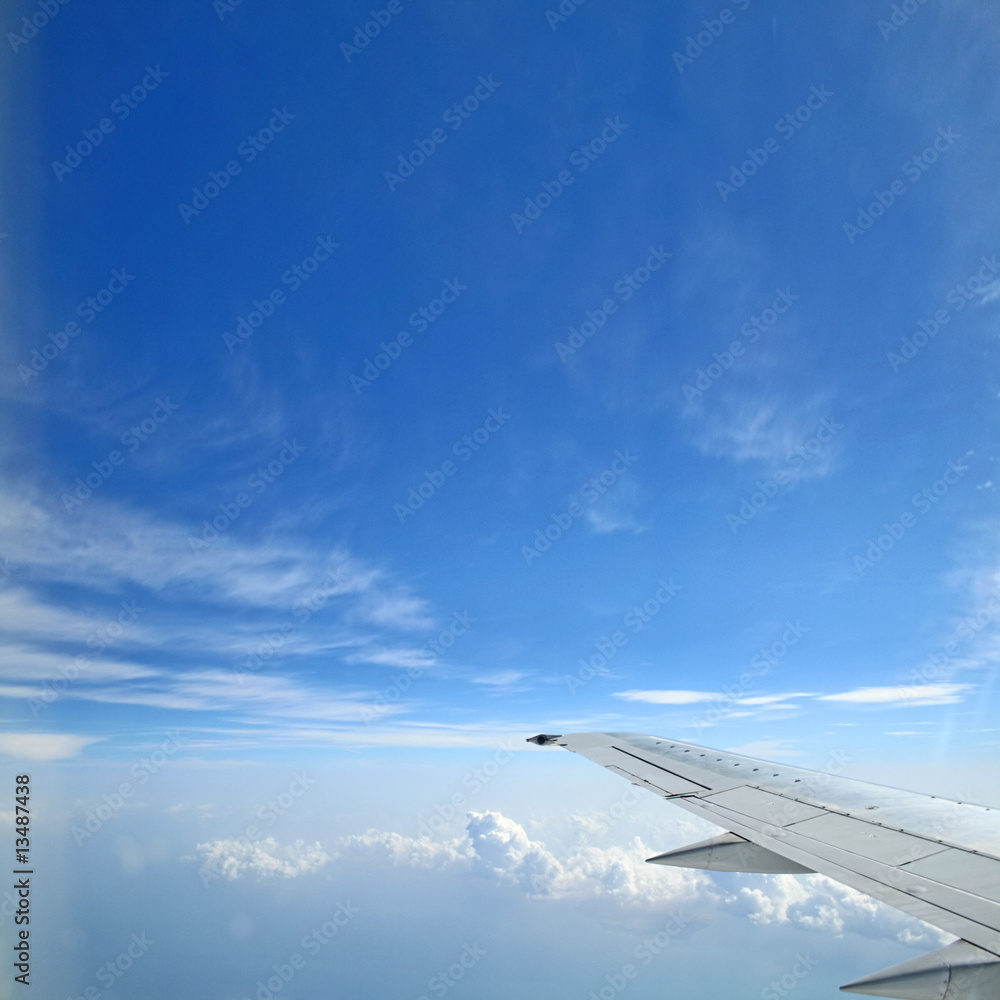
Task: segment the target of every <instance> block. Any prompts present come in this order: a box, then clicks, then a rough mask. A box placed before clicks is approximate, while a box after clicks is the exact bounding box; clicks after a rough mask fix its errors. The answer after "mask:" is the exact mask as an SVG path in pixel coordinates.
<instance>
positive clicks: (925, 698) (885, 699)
mask: <svg viewBox="0 0 1000 1000" xmlns="http://www.w3.org/2000/svg"><path fill="white" fill-rule="evenodd" d="M974 688H975V685H973V684H912V685H894V686H889V687H860V688H854V689H853V690H851V691H842V692H840V693H839V694H824V695H819V696H818V699H817V700H819V701H832V702H840V703H843V704H852V705H884V706H887V707H896V708H910V707H924V706H927V705H955V704H957V703H958V702H960V701H963V700H964V698H965V695H966V694H968V693H969V692H971V691H972V690H974Z"/></svg>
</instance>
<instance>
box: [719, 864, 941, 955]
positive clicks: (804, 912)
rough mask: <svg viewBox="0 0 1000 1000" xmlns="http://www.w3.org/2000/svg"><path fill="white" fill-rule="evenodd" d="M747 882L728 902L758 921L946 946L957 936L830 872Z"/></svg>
mask: <svg viewBox="0 0 1000 1000" xmlns="http://www.w3.org/2000/svg"><path fill="white" fill-rule="evenodd" d="M765 878H766V884H765V885H762V886H759V887H758V886H752V887H751V886H744V887H742V888H741V889H739V891H738V892H736V893H735V894H733V895H731V896H728V897H727V898H726V901H725V902H726V905H727V906H729V907H732V908H734V909H736V910H737V911H740V912H745V913H746V914H747V915H748V916H749V917H750V919H751V920H752V921H753V922H754V923H756V924H794V925H796V926H799V927H803V928H806V929H808V930H815V931H826V932H829V933H832V934H837V935H841V934H843V933H844V932H845V931H849V932H851V933H854V934H861V935H864V936H870V937H891V938H895V939H896V940H898V941H901V942H903V943H904V944H908V945H913V946H915V947H928V948H940V947H941V946H942V945H943V944H945V943H947V942H948V941H950V940H951V937H950V936H949V935H947V934H945V933H944V932H943V931H939V930H938V929H937V928H935V927H930V926H929V925H927V924H922V923H920V922H919V921H917V920H914V919H913V918H912V917H908V916H907V915H906V914H905V913H901V912H899V911H898V910H894V909H892V908H891V907H889V906H885V905H884V904H882V903H879V902H878V901H877V900H874V899H872V898H871V897H870V896H866V895H865V894H864V893H861V892H858V891H857V890H855V889H851V888H850V887H848V886H846V885H841V884H840V883H839V882H834V881H833V880H832V879H829V878H827V877H826V876H824V875H769V876H765Z"/></svg>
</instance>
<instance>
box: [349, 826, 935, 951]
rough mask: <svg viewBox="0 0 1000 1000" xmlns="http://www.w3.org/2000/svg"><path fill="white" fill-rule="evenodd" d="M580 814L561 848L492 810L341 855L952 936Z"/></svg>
mask: <svg viewBox="0 0 1000 1000" xmlns="http://www.w3.org/2000/svg"><path fill="white" fill-rule="evenodd" d="M574 818H575V820H576V821H577V822H576V824H575V826H576V828H577V830H578V832H579V833H580V834H581V837H580V842H579V843H577V844H574V845H573V846H571V847H568V848H567V849H565V850H563V851H562V852H560V853H558V854H557V852H556V851H553V850H552V849H550V848H549V847H548V846H547V845H546V843H545V842H544V841H541V840H533V839H532V838H531V837H530V836H529V835H528V833H527V832H526V830H525V829H524V827H523V826H522V825H521V824H519V823H518V822H516V821H515V820H513V819H511V818H510V817H508V816H504V815H503V814H502V813H499V812H493V811H487V812H482V813H476V812H472V813H469V814H468V823H467V825H466V830H465V833H464V835H463V836H461V837H457V838H454V839H452V840H448V841H441V842H436V841H432V840H430V839H429V838H427V837H420V838H414V837H405V836H402V835H400V834H397V833H385V832H381V831H377V830H369V831H368V832H367V833H365V834H363V835H361V836H353V837H347V838H344V839H342V840H341V841H339V842H338V844H337V847H338V850H339V853H340V855H341V857H346V856H348V855H349V856H350V857H351V859H352V861H353V862H354V863H359V862H365V861H368V862H372V863H379V864H386V865H390V866H402V867H409V868H422V869H433V870H437V871H445V870H452V871H460V872H467V873H469V875H470V876H473V877H479V878H486V879H489V880H490V881H493V882H496V883H499V884H503V885H510V886H516V887H517V888H519V889H521V890H523V891H524V892H525V893H526V894H528V895H530V896H534V897H536V898H543V897H544V898H548V899H552V900H556V901H558V900H574V901H577V902H581V901H583V902H588V901H589V902H590V903H593V904H595V905H598V904H600V903H602V902H603V903H611V904H614V905H615V907H616V911H617V912H619V913H621V912H622V909H623V908H624V909H626V910H630V911H632V912H634V913H655V912H658V911H663V910H672V911H675V912H677V911H691V912H698V913H699V914H701V915H706V914H707V915H711V914H720V913H723V912H728V913H734V914H740V915H743V916H747V917H749V918H750V919H751V920H753V921H754V922H755V923H758V924H776V925H777V924H784V925H791V926H796V927H800V928H803V929H806V930H815V931H822V932H825V933H831V934H836V935H842V934H844V933H855V934H862V935H865V936H868V937H881V938H890V939H894V940H898V941H901V942H903V943H904V944H908V945H913V946H915V947H928V948H936V947H940V946H941V945H942V944H944V943H946V942H947V940H949V938H948V936H947V935H945V934H943V933H942V932H940V931H938V930H936V929H935V928H933V927H930V926H928V925H926V924H922V923H921V922H920V921H918V920H915V919H913V918H912V917H908V916H907V915H906V914H904V913H900V912H899V911H897V910H894V909H892V908H891V907H889V906H886V905H884V904H882V903H879V902H878V901H876V900H874V899H871V898H870V897H868V896H865V895H864V894H863V893H860V892H857V891H855V890H854V889H851V888H848V887H847V886H843V885H840V884H839V883H838V882H834V881H833V880H831V879H828V878H826V877H825V876H823V875H805V876H795V875H728V876H725V881H724V882H723V883H721V884H720V883H719V882H716V881H715V878H714V877H713V875H712V874H711V873H709V872H704V871H698V870H697V869H690V868H671V867H667V866H663V865H649V864H646V861H645V859H646V858H648V857H650V856H652V855H653V854H656V853H658V851H659V848H651V847H649V846H648V845H646V844H645V843H643V841H642V840H641V839H640V838H639V837H635V838H633V840H632V841H631V842H630V843H628V844H626V845H624V846H618V845H614V846H607V847H598V846H595V845H593V844H592V843H589V841H590V840H592V836H591V835H592V834H594V833H597V832H600V831H602V830H605V829H606V827H605V824H604V823H603V822H601V819H599V818H598V817H591V818H588V817H574ZM591 820H592V821H591ZM721 885H725V886H727V888H725V889H723V888H722V887H721Z"/></svg>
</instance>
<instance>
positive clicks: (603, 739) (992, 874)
mask: <svg viewBox="0 0 1000 1000" xmlns="http://www.w3.org/2000/svg"><path fill="white" fill-rule="evenodd" d="M531 742H533V743H538V744H540V745H543V746H547V745H553V746H561V747H565V748H566V749H567V750H572V751H573V752H574V753H578V754H580V755H581V756H583V757H587V758H588V759H590V760H592V761H594V762H595V763H597V764H601V765H602V766H604V767H606V768H608V769H609V770H610V771H613V772H614V773H615V774H618V775H620V776H621V777H623V778H626V779H627V780H628V781H630V782H632V783H633V784H634V785H638V786H640V787H642V788H648V789H649V790H650V791H651V792H654V793H655V794H657V795H660V796H662V797H663V798H665V799H669V800H670V801H672V802H673V803H674V804H676V805H679V806H681V807H682V808H684V809H687V810H688V811H689V812H692V813H694V814H695V815H697V816H701V817H702V818H703V819H706V820H709V821H710V822H712V823H715V824H717V825H718V826H721V827H723V828H724V829H725V830H727V831H729V832H728V833H727V834H725V835H723V836H721V837H716V838H713V839H711V840H708V841H703V842H702V843H700V844H694V845H691V846H690V847H686V848H680V849H679V850H676V851H668V852H667V853H665V854H661V855H657V856H656V857H655V858H650V859H648V860H650V861H652V862H654V863H657V864H667V865H677V866H682V867H694V868H706V869H714V870H718V871H744V872H819V873H820V874H822V875H827V876H829V877H830V878H832V879H836V881H838V882H842V883H843V884H844V885H848V886H850V887H851V888H853V889H857V890H859V891H861V892H864V893H867V894H868V895H869V896H872V897H874V898H875V899H878V900H881V901H882V902H884V903H888V904H889V905H890V906H894V907H896V908H897V909H899V910H902V911H904V912H905V913H908V914H910V915H912V916H914V917H917V918H919V919H920V920H923V921H925V922H926V923H928V924H932V925H933V926H935V927H938V928H940V929H941V930H943V931H946V932H948V933H950V934H954V935H955V936H956V937H957V938H959V940H958V941H956V942H954V943H953V944H950V945H948V946H946V947H945V948H942V949H940V950H939V951H936V952H933V953H931V954H930V955H925V956H922V957H921V958H918V959H915V960H913V961H911V962H904V963H902V964H901V965H897V966H893V967H892V968H891V969H886V970H884V971H883V972H880V973H876V974H875V975H873V976H867V977H865V978H864V979H859V980H857V981H855V982H853V983H849V984H847V986H844V987H842V989H846V990H850V991H852V992H858V993H870V994H874V995H877V996H890V997H903V998H908V1000H957V998H961V1000H997V998H1000V810H997V809H991V808H989V807H986V806H980V805H973V804H971V803H968V802H954V801H951V800H949V799H942V798H939V797H936V796H933V795H922V794H918V793H916V792H905V791H900V790H899V789H895V788H889V787H885V786H882V785H875V784H870V783H869V782H865V781H855V780H853V779H850V778H843V777H838V776H836V775H834V774H829V773H822V772H818V771H809V770H806V769H804V768H798V767H790V766H788V765H786V764H773V763H769V762H768V761H763V760H757V759H755V758H753V757H744V756H742V755H740V754H734V753H726V752H724V751H721V750H713V749H711V748H710V747H702V746H696V745H695V744H693V743H682V742H680V741H679V740H669V739H664V738H661V737H657V736H644V735H642V734H640V733H575V734H571V735H566V736H544V735H543V736H536V737H534V738H533V739H532V740H531Z"/></svg>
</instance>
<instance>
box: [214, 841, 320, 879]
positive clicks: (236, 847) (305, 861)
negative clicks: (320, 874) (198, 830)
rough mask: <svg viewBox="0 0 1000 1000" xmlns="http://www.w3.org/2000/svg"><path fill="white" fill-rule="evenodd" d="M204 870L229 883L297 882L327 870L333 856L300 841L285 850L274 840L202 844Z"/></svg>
mask: <svg viewBox="0 0 1000 1000" xmlns="http://www.w3.org/2000/svg"><path fill="white" fill-rule="evenodd" d="M197 849H198V851H199V852H200V854H201V861H202V864H201V867H202V870H203V871H207V872H211V873H213V874H215V875H218V876H221V877H222V878H226V879H230V880H233V879H237V878H239V877H240V876H243V875H255V876H257V877H258V878H296V877H298V876H299V875H308V874H310V873H311V872H317V871H319V870H320V869H321V868H323V867H324V866H325V865H326V864H327V862H328V861H330V859H331V856H330V855H329V854H327V853H326V851H325V850H324V849H323V848H322V846H321V845H320V844H319V842H318V841H317V842H316V843H314V844H307V843H305V841H302V840H296V841H295V842H294V843H293V844H290V845H288V846H287V847H281V846H280V845H279V844H278V842H277V841H276V840H275V839H274V838H273V837H265V838H264V839H263V840H260V841H257V842H256V843H253V842H251V841H249V840H246V839H243V840H216V841H213V842H211V843H207V844H199V845H198V848H197Z"/></svg>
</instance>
